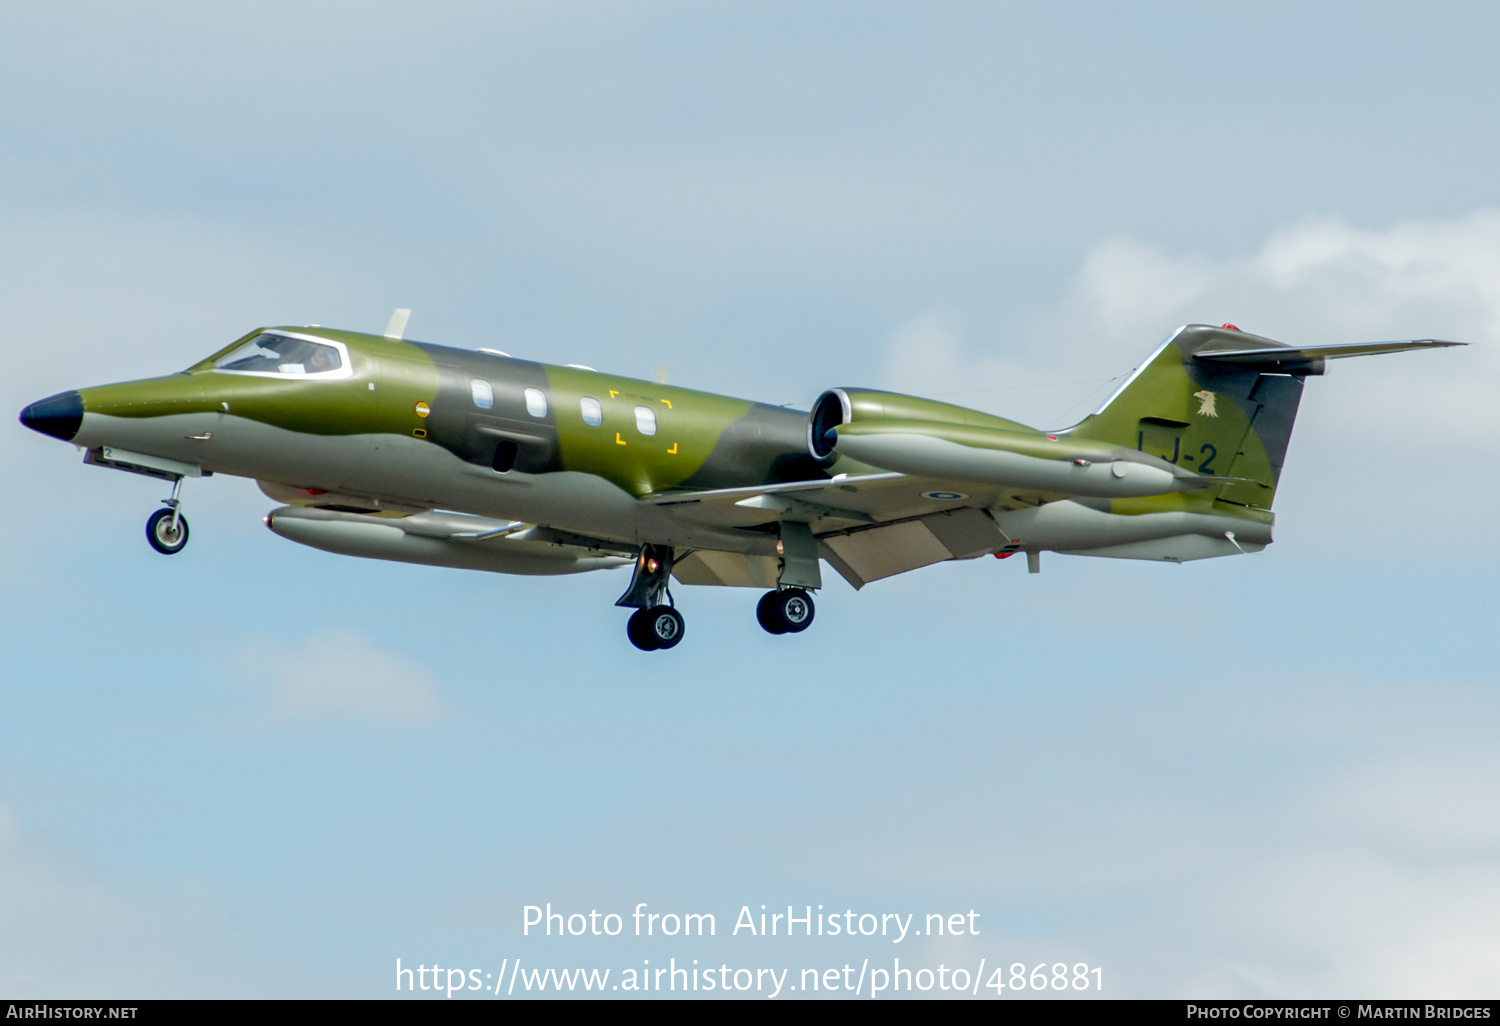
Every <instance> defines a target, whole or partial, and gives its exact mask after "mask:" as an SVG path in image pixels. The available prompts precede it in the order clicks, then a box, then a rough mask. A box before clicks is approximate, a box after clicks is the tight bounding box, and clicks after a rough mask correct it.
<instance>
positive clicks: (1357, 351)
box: [1193, 338, 1468, 374]
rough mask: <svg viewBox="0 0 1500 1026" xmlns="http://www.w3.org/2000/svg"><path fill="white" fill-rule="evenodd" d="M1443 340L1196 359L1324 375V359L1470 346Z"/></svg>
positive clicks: (1227, 352) (1224, 352)
mask: <svg viewBox="0 0 1500 1026" xmlns="http://www.w3.org/2000/svg"><path fill="white" fill-rule="evenodd" d="M1467 344H1468V343H1466V342H1445V341H1443V340H1442V339H1436V338H1423V339H1407V340H1404V341H1399V342H1351V343H1345V344H1342V345H1331V346H1275V347H1267V348H1260V349H1219V350H1207V351H1201V350H1200V351H1199V352H1196V353H1194V354H1193V359H1195V360H1198V361H1200V362H1203V363H1208V364H1229V365H1234V366H1242V367H1250V368H1254V369H1256V370H1260V371H1264V372H1269V373H1275V372H1276V371H1282V372H1290V373H1294V374H1299V373H1311V374H1321V373H1322V371H1323V367H1322V362H1323V361H1324V360H1341V359H1343V358H1345V357H1349V356H1376V355H1378V354H1380V353H1400V352H1405V351H1406V350H1409V349H1444V348H1446V347H1448V346H1462V345H1467Z"/></svg>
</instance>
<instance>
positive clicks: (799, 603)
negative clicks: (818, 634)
mask: <svg viewBox="0 0 1500 1026" xmlns="http://www.w3.org/2000/svg"><path fill="white" fill-rule="evenodd" d="M815 611H816V610H815V609H814V608H813V600H812V596H811V595H809V594H808V593H807V592H805V591H803V590H802V589H801V588H787V589H786V590H785V591H768V592H766V593H765V594H764V595H762V596H761V597H760V602H759V603H758V604H757V605H756V607H755V618H756V619H757V620H759V621H760V625H761V626H762V627H764V628H765V629H766V630H767V631H768V632H769V633H771V634H797V633H800V632H801V631H805V630H807V629H808V628H809V627H811V626H812V622H813V613H814V612H815Z"/></svg>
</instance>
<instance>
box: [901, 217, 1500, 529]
mask: <svg viewBox="0 0 1500 1026" xmlns="http://www.w3.org/2000/svg"><path fill="white" fill-rule="evenodd" d="M1226 322H1228V323H1234V324H1237V325H1238V326H1239V327H1241V328H1243V329H1244V330H1246V331H1250V332H1254V333H1256V334H1259V335H1264V336H1268V337H1270V338H1275V339H1278V340H1279V341H1283V342H1286V343H1289V344H1292V345H1297V344H1305V345H1313V344H1320V343H1339V342H1361V341H1378V340H1386V339H1403V338H1443V339H1449V340H1454V341H1460V342H1468V343H1471V344H1470V345H1469V346H1468V347H1467V348H1465V349H1460V350H1444V351H1440V352H1427V353H1401V354H1396V355H1390V356H1379V357H1366V358H1361V359H1354V360H1340V361H1333V362H1331V363H1330V365H1329V367H1328V372H1327V375H1326V376H1325V377H1322V378H1315V379H1311V380H1310V381H1309V384H1308V388H1307V391H1306V393H1305V394H1304V397H1303V402H1302V407H1301V412H1300V414H1299V419H1298V422H1297V433H1296V435H1295V436H1294V438H1293V441H1292V448H1291V451H1290V455H1289V460H1288V463H1287V472H1288V475H1290V476H1289V477H1284V478H1283V485H1284V486H1285V485H1286V484H1288V482H1291V483H1292V484H1293V485H1294V487H1292V488H1290V489H1287V488H1285V487H1284V488H1283V492H1282V495H1281V497H1279V498H1278V504H1279V505H1278V508H1279V509H1280V510H1281V511H1282V512H1287V511H1289V510H1292V509H1296V510H1297V514H1298V516H1299V517H1301V516H1307V517H1309V518H1319V517H1321V518H1323V519H1324V520H1325V521H1326V522H1327V523H1326V527H1327V529H1328V530H1325V531H1323V532H1322V537H1325V538H1328V539H1329V541H1330V542H1331V543H1332V544H1334V545H1347V546H1351V547H1357V548H1361V549H1364V550H1369V551H1373V550H1374V548H1375V547H1378V546H1388V545H1389V544H1391V541H1392V538H1393V533H1392V532H1393V529H1395V528H1396V527H1397V524H1396V522H1395V520H1393V518H1392V516H1391V511H1390V510H1389V509H1386V510H1385V512H1384V514H1381V513H1380V510H1381V509H1382V505H1381V504H1382V503H1385V502H1389V501H1397V502H1401V503H1403V504H1405V505H1406V506H1407V507H1408V508H1409V509H1412V510H1415V509H1417V508H1420V516H1419V517H1416V518H1415V519H1414V518H1413V517H1412V516H1410V515H1403V516H1402V517H1401V525H1400V526H1401V528H1403V529H1404V528H1407V527H1409V526H1410V525H1412V524H1413V523H1420V524H1421V525H1423V527H1424V531H1423V534H1422V539H1423V544H1424V545H1425V546H1428V547H1432V546H1434V545H1436V546H1437V547H1442V546H1444V545H1446V546H1450V547H1452V546H1459V545H1465V546H1468V547H1469V548H1468V550H1467V551H1472V548H1473V546H1474V545H1476V544H1485V543H1486V541H1485V540H1486V539H1488V538H1489V537H1490V536H1491V532H1490V531H1489V530H1488V524H1487V518H1488V514H1487V512H1486V511H1487V509H1489V508H1490V507H1491V506H1493V504H1494V503H1495V502H1500V483H1496V482H1494V481H1493V480H1492V475H1488V474H1487V473H1483V472H1480V471H1479V470H1478V468H1477V467H1476V457H1477V455H1478V454H1479V453H1480V452H1482V451H1483V450H1484V447H1485V441H1484V440H1486V439H1489V438H1493V437H1496V436H1497V435H1500V404H1496V403H1495V402H1494V398H1493V397H1494V396H1495V395H1496V394H1497V393H1500V211H1495V210H1479V211H1475V212H1472V213H1469V214H1466V215H1464V216H1462V217H1457V218H1453V219H1451V220H1446V221H1403V222H1399V223H1397V224H1395V225H1392V226H1390V227H1388V228H1384V229H1379V230H1364V229H1357V228H1353V227H1351V226H1349V225H1347V224H1345V223H1344V222H1342V221H1339V220H1337V219H1334V218H1315V219H1309V220H1306V221H1302V222H1300V223H1297V224H1293V225H1289V226H1287V227H1284V228H1282V229H1279V230H1277V231H1275V232H1273V233H1271V234H1270V236H1269V237H1268V238H1267V239H1266V241H1265V243H1264V244H1263V245H1262V246H1261V247H1260V248H1259V249H1258V250H1257V251H1255V252H1251V253H1246V254H1244V255H1242V256H1239V257H1233V258H1229V259H1213V258H1210V257H1207V256H1203V255H1195V254H1170V253H1164V252H1162V251H1160V250H1159V249H1157V248H1154V247H1151V246H1148V245H1145V244H1142V243H1139V242H1135V241H1131V240H1126V239H1114V240H1108V241H1105V242H1102V243H1100V244H1099V245H1097V246H1095V247H1094V248H1093V249H1092V250H1091V251H1090V252H1089V253H1088V255H1087V256H1086V257H1085V258H1084V260H1083V261H1082V264H1081V267H1080V269H1079V271H1078V273H1077V274H1076V275H1075V277H1074V280H1073V282H1072V284H1071V286H1070V287H1069V289H1068V290H1067V292H1066V293H1065V294H1064V295H1062V296H1061V297H1059V298H1058V299H1057V300H1056V301H1054V302H1051V303H1045V302H1043V303H1038V304H1037V305H1036V306H1034V307H1032V308H1031V309H1028V310H1025V311H1021V312H1019V313H1017V314H1016V315H1015V316H1014V317H1012V318H1011V319H1010V320H1009V321H1008V322H1007V323H1006V324H1004V325H999V326H994V327H991V328H989V329H987V331H986V332H985V333H980V332H977V331H972V330H971V331H966V330H965V328H964V323H963V321H962V320H961V315H960V314H959V313H955V312H952V311H949V310H946V309H939V310H936V311H934V312H931V313H926V314H922V315H920V316H918V317H916V318H914V319H913V320H911V321H908V322H907V323H906V324H903V325H901V326H900V327H898V328H897V329H896V331H895V332H894V334H893V336H892V339H891V342H890V345H889V347H888V350H887V354H886V359H885V365H884V382H885V385H886V387H889V388H893V389H896V390H898V391H908V392H914V393H917V394H921V395H930V396H932V397H934V398H939V399H943V400H945V401H948V402H955V403H959V404H961V405H966V406H973V407H976V408H979V409H983V410H987V411H989V412H992V413H997V414H999V415H1001V416H1005V417H1010V418H1012V419H1015V420H1019V421H1021V422H1023V423H1027V424H1031V425H1034V426H1037V427H1043V428H1054V427H1064V426H1066V425H1068V424H1071V423H1075V422H1076V421H1078V420H1079V419H1081V418H1082V417H1083V416H1084V415H1086V414H1087V413H1089V412H1091V411H1092V410H1093V409H1094V408H1096V407H1097V406H1098V404H1099V403H1100V402H1102V401H1103V400H1104V399H1105V398H1106V397H1107V396H1108V395H1109V393H1110V391H1111V388H1112V385H1113V383H1114V382H1116V381H1118V380H1119V379H1120V378H1121V377H1123V376H1124V375H1125V374H1127V373H1129V371H1130V370H1131V369H1132V368H1133V367H1134V366H1135V364H1136V363H1137V362H1139V361H1140V360H1141V359H1143V358H1144V357H1145V356H1146V355H1147V354H1148V353H1149V352H1150V351H1151V350H1152V348H1153V347H1154V346H1155V345H1156V343H1158V342H1159V341H1160V340H1161V339H1162V338H1164V337H1166V336H1167V335H1168V334H1169V333H1171V332H1172V331H1174V330H1175V329H1176V328H1177V327H1178V326H1179V325H1181V324H1185V323H1213V324H1216V323H1226ZM985 334H989V335H990V337H991V338H986V337H985ZM994 338H998V339H999V340H1000V341H991V339H994ZM1351 499H1353V500H1356V502H1357V504H1359V505H1361V508H1360V509H1358V510H1356V509H1354V508H1353V507H1351V506H1350V500H1351ZM1372 499H1373V500H1376V501H1374V502H1371V501H1370V500H1372ZM1294 503H1295V504H1296V506H1293V504H1294ZM1330 531H1336V532H1337V534H1336V535H1335V534H1331V533H1329V532H1330Z"/></svg>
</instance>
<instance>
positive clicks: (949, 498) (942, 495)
mask: <svg viewBox="0 0 1500 1026" xmlns="http://www.w3.org/2000/svg"><path fill="white" fill-rule="evenodd" d="M922 498H924V499H932V500H933V501H935V502H954V501H956V500H958V499H967V498H968V496H967V495H965V494H964V493H963V492H923V493H922Z"/></svg>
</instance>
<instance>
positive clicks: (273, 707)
mask: <svg viewBox="0 0 1500 1026" xmlns="http://www.w3.org/2000/svg"><path fill="white" fill-rule="evenodd" d="M237 662H238V663H239V666H240V669H241V671H242V672H244V673H247V674H249V675H253V676H254V677H255V678H257V681H258V682H266V681H269V682H270V683H271V684H272V691H271V694H270V697H269V702H268V704H267V706H266V715H267V716H268V717H269V718H270V719H271V720H272V721H273V722H277V723H300V722H307V721H313V720H324V719H339V718H353V719H357V720H377V721H379V720H383V721H387V722H394V723H426V722H430V721H432V720H434V719H435V718H436V717H437V716H438V714H439V713H440V711H441V708H442V702H441V700H440V698H439V696H438V691H437V688H436V686H435V685H434V684H433V681H432V678H431V675H430V674H429V673H428V671H427V670H426V668H425V667H423V666H422V665H420V664H419V663H417V662H415V661H413V660H411V659H408V658H406V657H405V656H400V655H396V654H394V653H391V652H385V651H382V650H381V649H379V648H377V647H375V646H374V645H372V644H370V643H369V642H368V641H365V640H364V639H363V638H360V637H359V636H357V635H355V634H351V633H346V632H339V631H334V632H329V633H326V634H320V635H316V636H314V637H311V638H308V639H307V640H306V641H304V642H303V643H301V644H300V645H297V646H295V647H290V646H256V647H253V648H246V649H242V650H241V652H240V655H239V658H238V660H237Z"/></svg>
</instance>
